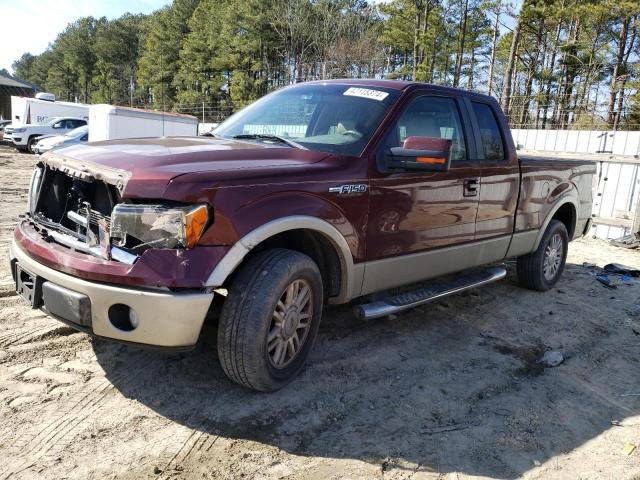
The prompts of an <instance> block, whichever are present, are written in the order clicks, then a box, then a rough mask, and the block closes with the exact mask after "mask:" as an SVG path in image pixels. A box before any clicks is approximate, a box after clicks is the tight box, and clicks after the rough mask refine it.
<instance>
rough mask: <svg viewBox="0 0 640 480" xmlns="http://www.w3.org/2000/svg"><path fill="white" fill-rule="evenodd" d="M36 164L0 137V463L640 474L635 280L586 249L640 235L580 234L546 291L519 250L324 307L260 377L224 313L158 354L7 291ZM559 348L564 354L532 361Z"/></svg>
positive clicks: (639, 328) (112, 473)
mask: <svg viewBox="0 0 640 480" xmlns="http://www.w3.org/2000/svg"><path fill="white" fill-rule="evenodd" d="M33 163H34V157H32V156H29V155H23V154H16V153H15V152H13V151H12V150H9V149H7V148H0V201H1V208H0V257H1V258H0V265H2V267H1V268H0V479H6V478H25V479H26V478H29V479H30V478H44V479H62V478H77V479H87V478H123V479H140V478H229V479H239V478H246V479H253V478H255V479H276V478H284V479H337V478H349V479H369V478H383V479H404V478H415V479H420V478H447V479H449V478H450V479H462V478H478V477H482V478H484V477H488V478H517V477H525V478H539V479H561V478H562V479H564V478H572V479H573V478H589V479H603V478H605V479H636V480H637V479H640V336H638V334H639V333H640V316H638V315H640V307H639V308H636V309H634V308H633V304H634V302H635V301H636V299H638V298H639V297H640V283H638V282H637V283H634V284H632V285H623V284H621V285H620V286H619V287H618V288H617V289H615V290H610V289H607V288H605V287H604V286H602V285H600V284H599V283H598V282H597V281H596V280H595V278H594V276H593V275H591V272H590V270H589V269H588V268H585V267H584V266H583V262H592V263H596V264H598V265H599V266H603V265H604V264H606V263H609V262H619V263H623V264H626V265H631V266H634V267H638V268H640V253H639V252H635V251H628V250H624V249H620V248H615V247H612V246H610V245H608V244H607V243H605V242H601V241H596V240H580V241H577V242H574V243H572V244H571V247H570V252H569V259H568V263H567V268H566V271H565V273H564V276H563V278H562V279H561V281H560V282H559V284H558V286H557V288H555V289H553V290H552V291H550V292H547V293H536V292H531V291H527V290H524V289H521V288H519V287H518V286H517V284H516V278H515V273H514V265H513V263H509V275H508V277H507V279H506V280H504V281H501V282H498V283H495V284H492V285H490V286H487V287H484V288H481V289H478V290H475V291H470V292H468V293H466V294H461V295H458V296H455V297H450V298H449V299H446V300H444V301H440V302H438V303H434V304H431V305H428V306H424V307H422V308H419V309H416V310H414V311H411V312H406V313H404V314H401V315H398V316H397V317H396V318H392V319H380V320H375V321H371V322H361V321H358V320H356V319H355V318H354V317H353V316H352V315H351V313H350V309H349V308H347V307H344V308H337V309H332V310H330V311H326V312H325V315H324V318H323V323H322V325H321V327H320V334H319V337H318V342H317V344H316V346H315V348H314V350H313V353H312V356H311V359H310V362H309V363H308V366H307V367H306V369H305V370H304V371H303V373H302V375H301V376H300V377H299V378H298V379H297V380H295V381H294V382H293V383H292V384H291V385H290V386H288V387H287V388H285V389H284V390H282V391H279V392H277V393H274V394H269V395H266V394H257V393H253V392H251V391H248V390H244V389H242V388H241V387H239V386H237V385H235V384H232V383H230V382H229V381H228V380H227V379H226V378H225V376H224V374H223V372H222V370H221V368H220V367H219V365H218V361H217V358H216V353H215V330H214V329H213V328H207V329H206V330H205V332H204V334H203V339H202V340H203V341H202V344H201V345H199V346H198V348H197V349H196V350H195V351H194V352H192V353H186V354H180V355H173V356H166V355H163V354H159V353H151V352H147V351H141V350H137V349H133V348H129V347H126V346H122V345H119V344H117V343H112V342H107V341H103V340H96V339H92V338H90V337H89V336H88V335H85V334H83V333H77V332H75V331H74V330H72V329H70V328H67V327H66V326H64V325H62V324H61V323H59V322H57V321H55V320H52V319H50V318H48V317H46V316H45V315H44V314H43V313H42V312H40V311H38V310H31V309H30V308H28V307H27V306H26V305H25V304H24V303H23V300H22V299H21V298H20V297H17V296H16V295H15V292H14V291H13V285H12V282H11V277H10V274H9V271H8V268H7V250H8V247H9V244H10V240H11V235H12V229H13V226H14V224H15V222H16V221H17V218H18V214H19V213H20V212H21V211H22V210H23V209H24V206H25V204H26V193H27V190H26V188H27V183H28V179H29V176H30V172H31V168H32V166H33ZM634 330H635V332H634ZM548 349H553V350H560V351H561V352H563V353H564V355H565V356H566V360H565V362H564V363H563V364H561V365H560V366H558V367H556V368H549V369H545V368H543V367H542V366H541V365H540V364H538V363H536V360H537V359H538V358H540V356H541V355H542V353H543V352H544V351H545V350H548ZM629 394H634V395H629ZM626 443H632V444H634V445H638V447H639V449H636V450H635V451H634V452H633V453H631V454H630V455H627V454H625V453H623V448H624V445H625V444H626Z"/></svg>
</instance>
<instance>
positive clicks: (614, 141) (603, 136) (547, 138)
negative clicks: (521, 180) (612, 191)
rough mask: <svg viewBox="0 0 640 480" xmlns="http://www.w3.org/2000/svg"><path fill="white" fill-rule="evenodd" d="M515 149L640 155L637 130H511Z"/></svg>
mask: <svg viewBox="0 0 640 480" xmlns="http://www.w3.org/2000/svg"><path fill="white" fill-rule="evenodd" d="M511 134H512V135H513V141H514V142H515V144H516V146H517V147H518V148H522V149H526V150H543V151H551V152H570V153H602V154H609V155H630V156H638V155H640V132H638V131H619V132H612V131H605V130H520V129H513V130H511Z"/></svg>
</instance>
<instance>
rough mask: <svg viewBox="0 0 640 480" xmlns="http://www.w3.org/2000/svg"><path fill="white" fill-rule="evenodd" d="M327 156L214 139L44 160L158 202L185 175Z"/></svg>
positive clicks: (67, 151)
mask: <svg viewBox="0 0 640 480" xmlns="http://www.w3.org/2000/svg"><path fill="white" fill-rule="evenodd" d="M324 157H326V154H325V153H320V152H313V151H310V150H301V149H297V148H292V147H288V146H281V145H274V144H268V143H260V142H254V141H244V140H228V139H222V138H213V137H163V138H136V139H122V140H109V141H102V142H90V143H82V144H77V145H73V146H69V147H64V148H60V149H57V150H56V151H55V152H50V153H48V154H45V156H44V160H45V162H46V163H47V164H48V165H49V166H51V167H52V168H56V169H59V170H64V171H68V172H69V173H70V174H72V175H75V176H79V177H93V178H97V179H101V180H104V181H106V182H107V183H111V184H113V185H116V186H117V187H118V189H119V190H120V191H121V193H122V195H123V196H125V197H127V196H128V197H139V198H161V196H162V192H164V190H165V187H166V186H167V184H168V183H169V182H170V181H171V179H173V178H175V177H177V176H180V175H184V174H187V173H192V174H193V173H199V172H203V173H213V174H215V173H220V174H223V173H224V174H225V177H227V178H228V177H229V175H228V174H230V173H231V174H234V172H236V173H237V176H242V175H244V174H246V172H247V171H248V170H251V171H255V170H261V169H274V168H282V167H296V166H305V165H309V164H311V163H315V162H318V161H320V160H322V159H323V158H324Z"/></svg>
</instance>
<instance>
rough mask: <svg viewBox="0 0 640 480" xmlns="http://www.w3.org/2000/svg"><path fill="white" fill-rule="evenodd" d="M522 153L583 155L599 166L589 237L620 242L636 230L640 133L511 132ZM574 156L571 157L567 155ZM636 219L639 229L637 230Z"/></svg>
mask: <svg viewBox="0 0 640 480" xmlns="http://www.w3.org/2000/svg"><path fill="white" fill-rule="evenodd" d="M512 135H513V140H514V142H515V143H516V146H517V147H518V148H519V149H521V150H529V151H537V152H557V156H559V157H562V156H563V154H573V157H577V158H580V155H581V154H582V155H584V156H586V158H589V159H592V160H595V161H596V162H597V167H598V173H597V174H596V185H595V190H594V197H593V214H594V216H595V218H594V227H593V228H592V229H591V232H590V235H595V236H596V237H598V238H602V239H613V238H621V237H623V236H625V235H629V234H630V233H632V232H633V231H634V230H637V225H638V221H640V218H638V219H636V215H637V213H636V212H638V201H639V197H640V132H638V131H619V132H615V133H614V132H611V131H588V130H519V129H514V130H512ZM566 156H571V155H566ZM634 219H635V220H636V222H635V223H636V226H635V228H634Z"/></svg>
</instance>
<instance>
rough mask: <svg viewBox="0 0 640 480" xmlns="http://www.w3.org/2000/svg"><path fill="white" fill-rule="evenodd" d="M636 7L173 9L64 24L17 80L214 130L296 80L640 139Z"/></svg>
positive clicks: (466, 3) (328, 1)
mask: <svg viewBox="0 0 640 480" xmlns="http://www.w3.org/2000/svg"><path fill="white" fill-rule="evenodd" d="M639 27H640V0H523V1H522V2H521V4H520V5H519V6H518V8H517V11H516V7H514V5H513V4H511V3H509V1H508V0H391V1H389V2H387V3H376V4H374V3H370V2H367V1H366V0H174V1H173V3H172V4H171V5H169V6H167V7H165V8H163V9H160V10H158V11H156V12H154V13H152V14H150V15H131V14H125V15H123V16H122V17H120V18H117V19H114V20H107V19H106V18H93V17H84V18H80V19H78V20H76V21H75V22H73V23H71V24H69V25H68V26H67V28H66V29H65V30H64V31H63V32H61V33H60V34H59V35H58V37H57V38H56V40H55V41H54V42H53V43H52V44H51V45H50V46H49V48H48V49H47V50H46V51H45V52H43V53H42V54H40V55H32V54H30V53H25V54H24V55H22V57H20V58H19V59H18V60H16V62H14V64H13V70H14V72H15V75H16V76H17V77H19V78H21V79H24V80H26V81H28V82H31V83H33V84H36V85H38V86H39V87H40V88H42V89H43V90H46V91H50V92H53V93H55V94H56V96H57V97H58V98H60V99H65V100H70V101H81V102H90V103H94V102H106V103H111V104H119V105H133V106H139V107H150V108H157V109H165V110H174V111H179V112H184V113H191V114H194V115H198V116H203V117H204V118H205V120H209V121H218V120H220V119H222V118H224V117H226V116H227V115H229V114H230V113H232V112H233V111H235V110H237V109H238V108H240V107H242V106H244V105H246V104H247V103H249V102H251V101H253V100H255V99H257V98H259V97H260V96H262V95H264V94H266V93H268V92H270V91H272V90H274V89H277V88H279V87H282V86H285V85H289V84H291V83H296V82H300V81H306V80H316V79H327V78H341V77H376V78H390V79H402V80H416V81H422V82H429V83H434V84H440V85H449V86H454V87H460V88H466V89H471V90H477V91H480V92H483V93H489V94H491V95H494V96H495V97H496V98H498V100H499V101H500V103H501V105H502V106H503V108H504V110H505V112H506V113H507V115H508V117H509V120H510V123H511V125H512V127H522V128H561V129H565V128H598V129H640V93H639V91H640V89H639V86H640V63H639V57H640V34H639Z"/></svg>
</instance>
